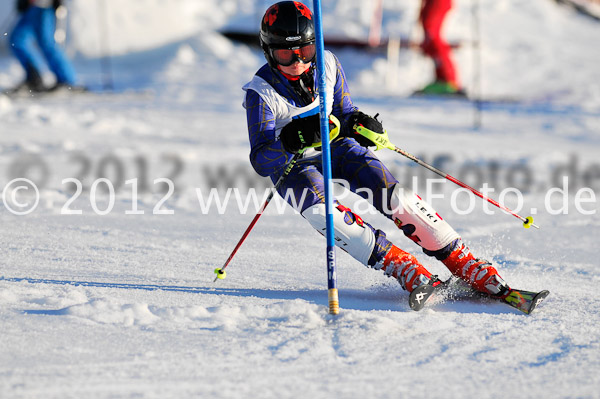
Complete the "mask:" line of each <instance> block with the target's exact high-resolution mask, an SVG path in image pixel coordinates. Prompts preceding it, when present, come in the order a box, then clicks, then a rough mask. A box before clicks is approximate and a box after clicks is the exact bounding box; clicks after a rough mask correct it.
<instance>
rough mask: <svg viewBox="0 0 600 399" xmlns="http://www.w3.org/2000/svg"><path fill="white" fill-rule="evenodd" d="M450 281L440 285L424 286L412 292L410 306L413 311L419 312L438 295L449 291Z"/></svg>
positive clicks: (409, 300) (409, 298)
mask: <svg viewBox="0 0 600 399" xmlns="http://www.w3.org/2000/svg"><path fill="white" fill-rule="evenodd" d="M448 286H449V281H445V282H444V281H442V282H441V283H440V284H438V285H436V286H433V285H431V284H423V285H420V286H418V287H417V288H415V289H414V290H412V292H411V293H410V295H409V296H408V306H410V308H411V309H412V310H415V311H419V310H421V309H423V308H424V307H425V304H426V303H427V302H428V301H429V300H430V299H431V298H433V297H434V296H436V295H437V294H441V293H442V292H445V291H447V290H448Z"/></svg>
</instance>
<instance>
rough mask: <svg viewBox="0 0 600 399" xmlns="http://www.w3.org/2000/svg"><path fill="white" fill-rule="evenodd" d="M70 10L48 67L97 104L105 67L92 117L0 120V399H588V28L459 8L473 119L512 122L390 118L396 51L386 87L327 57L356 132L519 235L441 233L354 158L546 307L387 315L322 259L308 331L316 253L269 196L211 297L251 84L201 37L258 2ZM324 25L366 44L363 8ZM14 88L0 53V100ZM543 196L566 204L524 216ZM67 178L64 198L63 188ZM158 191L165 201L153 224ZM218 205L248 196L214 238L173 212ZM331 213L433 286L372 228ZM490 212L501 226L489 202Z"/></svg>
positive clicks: (599, 310) (321, 248)
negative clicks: (17, 211)
mask: <svg viewBox="0 0 600 399" xmlns="http://www.w3.org/2000/svg"><path fill="white" fill-rule="evenodd" d="M9 3H11V2H2V4H0V21H2V20H3V19H4V16H5V15H8V13H9V9H10V5H11V4H12V3H11V4H9ZM70 3H71V5H72V7H71V14H70V15H71V18H72V19H71V23H70V27H71V39H70V41H69V43H68V46H67V50H68V52H69V54H70V55H71V56H72V57H73V59H74V60H75V65H76V68H77V70H78V72H79V73H80V78H81V80H82V82H83V83H85V84H87V85H89V86H91V87H93V88H96V89H98V88H100V87H101V86H102V77H101V69H100V60H101V58H98V57H99V56H101V55H106V54H108V53H109V54H110V55H111V61H112V68H113V78H114V83H115V87H116V92H115V93H105V94H89V95H87V94H83V95H78V96H56V97H45V98H39V99H9V98H7V97H4V96H0V129H1V132H2V134H1V135H0V168H1V169H0V170H1V171H2V173H1V174H0V176H1V178H0V187H1V188H4V187H5V186H6V185H7V184H8V183H9V182H10V181H11V180H12V179H13V178H16V177H28V178H30V179H31V180H33V181H34V182H36V183H37V185H38V188H39V190H40V201H39V204H38V207H37V208H36V209H35V210H34V211H33V212H32V213H30V214H27V215H24V216H17V215H14V214H12V213H11V212H9V211H8V208H7V206H6V205H7V204H6V203H5V201H4V200H2V201H0V209H1V210H0V224H1V226H2V229H0V251H1V252H0V254H1V256H0V259H1V261H0V276H1V279H0V340H1V342H2V345H1V346H0V397H2V398H34V397H35V398H37V397H44V398H71V397H72V398H82V397H85V398H109V397H110V398H134V397H144V398H154V397H156V398H166V397H176V398H183V397H207V398H245V397H261V398H270V397H277V398H292V397H293V398H297V397H313V398H324V397H340V398H365V397H373V398H398V397H400V398H403V397H411V398H412V397H414V398H421V397H422V398H437V397H445V398H447V397H451V398H458V397H481V398H497V397H515V396H518V397H539V396H543V397H550V398H567V397H568V398H594V397H599V394H598V387H599V386H600V377H599V375H600V356H599V353H600V333H599V331H598V328H597V325H598V315H599V314H600V297H599V296H598V295H597V293H596V292H597V291H596V285H597V284H598V282H599V281H600V274H599V273H598V269H597V267H596V266H597V247H598V245H597V237H598V235H600V220H599V219H598V215H597V211H598V199H597V196H598V192H599V190H600V182H599V177H598V176H600V161H599V160H598V151H599V149H600V141H599V140H598V133H599V130H600V76H599V75H600V69H598V68H597V65H598V64H599V62H600V53H599V52H598V49H597V45H596V40H595V38H597V37H598V35H599V34H600V25H599V24H598V23H595V22H593V21H591V20H589V19H586V18H583V17H580V16H578V15H577V14H576V13H574V12H573V11H572V10H571V9H569V8H564V7H560V6H557V5H556V4H554V2H550V1H544V0H527V1H523V0H503V1H498V0H495V1H494V0H481V1H480V4H481V15H482V24H481V29H482V31H481V34H482V41H481V43H482V54H481V55H482V64H483V68H482V83H483V84H482V92H483V95H484V97H487V98H503V99H506V98H508V99H518V100H519V101H518V102H510V101H507V102H499V103H486V104H483V114H482V127H481V128H480V129H475V128H474V127H473V122H474V119H475V111H474V105H473V104H472V103H469V102H466V101H446V102H443V101H436V100H414V99H407V98H406V94H408V93H410V92H411V91H412V90H414V89H416V88H419V87H420V86H421V85H422V84H423V83H425V82H427V81H428V80H429V79H430V78H431V64H430V62H429V61H428V60H426V59H424V58H422V57H421V56H420V55H418V53H414V52H408V51H404V50H402V51H401V53H400V63H399V65H398V66H397V68H398V69H397V70H398V74H399V76H400V77H401V78H400V79H399V81H398V83H397V86H396V87H390V86H389V85H386V83H385V79H384V76H385V75H386V71H387V61H386V59H385V54H384V53H381V52H374V51H371V52H362V51H357V50H351V49H336V50H335V53H336V54H337V55H338V56H339V57H340V59H341V61H342V63H343V65H344V67H345V69H346V72H347V75H348V80H349V84H350V88H351V90H352V93H353V99H354V101H355V103H356V104H357V105H358V106H359V107H361V108H362V109H363V110H364V111H365V112H369V113H376V112H379V113H380V114H381V117H382V119H383V121H384V125H385V126H386V128H387V129H388V131H389V132H390V138H391V139H392V140H393V141H394V142H395V143H396V144H397V145H398V146H400V147H402V148H403V149H406V150H407V151H409V152H411V153H413V154H415V155H417V156H419V157H420V158H422V159H424V160H426V161H427V162H431V163H436V164H438V165H439V166H440V167H442V168H443V170H445V171H447V172H448V173H450V174H452V175H454V176H456V177H458V178H460V179H463V180H465V181H466V182H467V183H469V184H472V185H475V186H477V187H481V185H482V184H483V183H485V182H489V183H490V185H492V186H494V187H495V188H496V191H495V192H494V193H492V194H491V196H492V197H494V198H498V196H499V195H500V193H501V191H502V190H504V189H506V188H507V187H513V186H514V187H518V188H521V189H526V190H523V191H525V192H524V194H523V202H522V206H521V208H522V209H520V213H521V214H523V215H529V214H533V216H534V217H535V221H536V223H537V224H539V225H540V226H541V229H540V230H535V229H529V230H526V229H523V228H522V227H521V223H520V221H519V220H517V219H516V218H514V217H512V216H510V215H506V214H503V213H502V212H499V211H497V210H494V208H493V207H491V206H488V207H485V208H484V205H483V204H482V202H481V201H480V200H479V199H476V200H473V204H474V206H475V208H474V209H473V210H472V211H471V212H461V210H465V209H466V208H468V202H467V201H466V200H465V199H464V198H463V197H461V196H460V195H456V194H454V193H455V191H454V187H453V186H452V185H451V184H450V183H439V184H437V185H435V186H434V189H433V190H430V192H429V193H428V192H427V190H426V189H427V187H426V185H425V178H426V177H429V178H434V177H435V175H432V174H430V173H429V172H426V171H425V170H423V169H422V168H419V167H417V166H416V165H413V164H412V163H410V162H409V161H408V160H406V159H404V158H401V157H400V156H398V155H396V154H394V153H392V152H391V151H388V152H383V151H384V150H382V151H380V152H379V153H378V156H380V157H381V158H382V159H383V160H384V161H385V162H386V164H388V165H389V166H390V168H391V169H392V170H393V171H394V172H395V174H396V175H397V177H398V178H399V180H400V181H401V182H402V183H404V184H405V185H407V186H411V185H412V178H413V176H417V177H418V179H419V180H418V182H417V184H416V187H417V188H418V190H419V192H420V193H422V194H429V197H431V202H432V203H433V205H434V207H435V208H436V209H437V210H438V212H439V213H440V214H441V215H443V216H444V218H445V219H446V220H448V221H449V222H450V223H451V224H452V225H453V226H454V227H455V228H456V229H457V230H458V231H459V232H460V233H461V235H462V236H463V237H464V238H465V240H467V241H468V243H469V245H470V247H471V249H472V250H473V251H474V252H475V253H476V254H477V255H478V256H482V257H486V258H487V259H489V260H492V261H493V262H494V263H495V264H497V265H498V268H499V270H500V273H501V274H502V276H503V277H504V278H505V279H506V280H507V281H508V282H509V284H511V285H513V286H515V287H517V288H523V289H528V290H541V289H548V290H549V291H550V296H549V297H548V298H547V299H546V301H545V302H543V303H542V304H541V305H540V306H539V308H538V309H537V310H536V312H535V313H534V314H532V315H530V316H526V315H524V314H521V313H519V312H517V311H515V310H513V309H511V308H510V307H508V306H505V305H502V304H499V303H492V302H485V301H478V300H464V301H454V302H453V301H447V302H443V303H439V304H436V305H435V306H432V307H430V308H427V309H425V310H423V311H421V312H413V311H411V310H410V309H409V308H408V304H407V294H406V292H404V291H402V290H401V288H400V287H399V285H398V284H397V283H395V282H394V281H392V280H391V279H387V278H385V277H384V276H383V275H382V274H381V273H379V272H376V271H374V270H370V269H367V268H365V267H363V266H361V265H359V264H358V263H357V262H356V261H354V260H353V259H351V258H350V257H349V256H348V255H346V254H344V253H342V252H341V251H337V255H338V286H339V290H340V304H341V313H340V315H339V316H337V317H334V316H331V315H328V314H327V292H326V272H325V245H324V240H323V239H322V238H321V237H320V236H319V235H318V234H317V233H315V232H314V231H313V230H312V228H311V227H310V226H309V225H308V223H306V222H305V221H304V220H303V219H302V218H301V217H300V216H299V215H297V214H295V213H294V212H293V211H292V210H291V209H290V208H289V207H286V206H284V204H283V203H282V202H281V201H280V200H279V199H278V198H277V197H276V198H275V199H274V200H273V202H272V203H271V204H270V205H269V208H268V210H267V212H266V213H265V214H264V215H263V216H262V217H261V219H260V220H259V222H258V223H257V225H256V227H255V228H254V229H253V230H252V233H251V234H250V236H249V237H248V239H247V241H246V242H245V243H244V245H243V246H242V247H241V249H240V251H239V252H238V254H237V255H236V257H235V258H234V260H233V261H232V263H231V265H230V267H229V268H228V269H227V272H228V276H227V278H226V279H225V280H219V281H217V282H216V283H213V281H212V280H213V278H214V273H213V270H214V269H215V268H217V267H220V266H222V264H223V262H224V261H225V260H226V259H227V257H228V256H229V254H230V252H231V250H232V249H233V247H234V246H235V244H236V243H237V242H238V240H239V238H240V237H241V234H242V233H243V231H244V230H245V229H246V227H247V226H248V224H249V223H250V221H251V220H252V218H253V217H254V214H255V211H256V208H257V207H259V206H260V205H261V203H262V199H263V193H264V190H265V189H266V188H268V187H269V182H268V181H266V180H265V179H263V178H260V177H258V176H257V175H256V174H255V173H254V172H253V171H252V170H251V167H250V164H249V162H248V152H249V146H248V142H247V133H246V121H245V114H244V111H243V109H242V107H241V102H242V97H243V93H242V91H241V86H242V85H243V84H244V83H246V82H247V81H248V80H249V79H250V78H251V76H252V74H253V73H254V71H255V70H256V69H257V68H258V67H260V66H261V65H262V63H263V62H264V60H263V58H262V54H261V53H260V51H259V50H258V49H256V48H247V47H245V46H243V45H240V44H237V43H233V42H229V41H228V40H226V39H224V38H223V37H222V36H220V35H219V34H218V31H219V30H220V29H222V28H224V27H226V26H239V27H243V28H246V27H247V26H252V22H251V21H252V20H253V19H254V23H253V24H254V25H257V21H258V16H259V15H260V14H261V13H262V10H264V9H265V8H266V5H265V4H266V2H261V1H258V2H253V1H248V0H221V1H219V2H217V1H216V0H215V1H213V0H204V1H202V2H197V1H192V0H178V1H170V2H166V1H159V0H137V1H136V2H117V1H116V0H105V1H104V2H100V1H98V2H97V3H94V5H93V6H88V3H87V2H85V3H84V2H83V1H72V2H70ZM263 3H265V4H263ZM326 3H327V4H325V5H324V18H325V22H326V24H325V29H326V32H330V33H331V34H335V35H347V36H349V37H354V38H357V37H358V38H365V37H366V35H367V34H368V26H369V23H370V18H368V17H367V16H368V15H369V13H370V11H369V7H368V6H367V5H365V4H367V2H361V1H358V0H352V1H350V0H345V1H337V2H326ZM457 3H459V4H457V8H456V10H454V11H453V13H452V14H451V16H450V17H449V19H448V22H447V27H446V32H447V36H448V38H449V39H452V40H463V41H465V42H466V44H465V45H464V46H463V47H462V48H461V49H460V50H458V51H457V52H456V58H457V61H458V64H459V69H460V72H461V76H462V79H463V81H464V83H465V85H466V88H467V90H471V89H472V88H474V87H475V85H474V84H475V83H474V79H473V73H474V71H473V68H472V56H473V54H472V48H471V46H470V40H471V38H472V32H471V28H470V26H471V19H470V18H471V8H470V6H471V3H470V2H457ZM101 4H106V13H107V16H108V21H109V24H110V25H109V37H110V40H109V46H108V48H105V49H104V50H102V49H101V47H100V44H99V37H98V36H97V35H98V32H100V28H99V26H98V9H97V7H96V6H98V7H100V6H101ZM256 4H258V5H256ZM417 5H418V2H416V1H414V0H413V1H411V2H405V1H391V0H390V1H386V2H384V29H383V32H384V36H387V35H388V34H396V35H397V34H400V35H406V34H408V32H409V31H411V28H410V26H411V24H412V23H413V21H414V15H415V10H416V7H417ZM340 20H344V21H346V23H344V24H340V23H339V22H338V21H340ZM248 21H250V23H249V22H248ZM413 31H414V32H413V33H412V34H413V35H415V36H418V35H420V33H419V32H418V30H417V29H414V30H413ZM0 34H3V32H0ZM2 46H4V42H3V44H2ZM21 78H22V72H21V70H20V68H19V67H18V65H17V64H16V62H15V61H14V60H13V59H12V58H10V57H9V55H8V54H7V53H6V52H4V53H1V54H0V85H1V86H3V87H4V86H10V85H12V84H15V83H17V82H18V81H19V80H20V79H21ZM46 78H47V79H48V80H51V79H52V77H51V76H50V75H48V76H46ZM563 175H567V176H569V187H568V190H566V191H565V193H564V196H563V195H562V194H563V193H561V192H559V191H556V190H555V191H554V192H553V193H552V194H551V195H550V194H549V193H551V191H550V189H551V188H552V187H554V186H556V184H559V185H560V186H562V176H563ZM73 177H75V178H78V179H79V180H81V181H82V184H83V187H82V188H83V193H82V194H81V195H74V192H75V190H74V188H75V186H74V184H72V183H63V179H66V178H73ZM100 177H107V178H108V179H110V181H111V182H112V183H111V184H112V185H113V186H114V189H115V191H116V198H115V201H114V204H113V205H112V207H111V203H110V202H109V201H108V198H109V197H108V195H107V194H106V184H105V183H99V184H96V185H94V183H95V182H96V181H97V179H98V178H100ZM159 177H170V178H171V179H172V180H173V181H174V183H175V190H176V191H175V193H174V194H172V195H167V196H166V199H165V195H166V194H167V191H166V189H167V187H166V185H165V184H164V183H156V184H154V180H155V179H157V178H159ZM134 178H137V179H138V180H137V182H133V181H132V180H131V179H134ZM134 185H135V186H136V187H137V190H138V193H137V196H136V195H134V194H133V187H134ZM92 187H95V188H94V189H92ZM235 187H237V188H239V189H240V192H241V193H245V192H246V191H248V189H249V188H257V189H258V192H257V197H256V198H257V199H256V201H255V203H254V204H253V203H249V205H250V206H249V207H248V210H247V212H240V211H239V209H238V206H237V205H236V204H235V201H234V200H235V195H234V194H233V193H231V198H232V202H231V203H230V204H229V206H225V207H224V209H225V210H226V212H225V213H224V214H219V212H218V209H217V206H215V205H213V206H211V207H209V209H204V210H203V208H202V206H201V203H200V201H199V198H198V193H197V191H196V189H197V188H199V189H200V192H201V193H202V195H203V198H204V199H206V198H208V196H209V193H210V190H211V188H219V189H220V191H218V193H219V195H220V196H221V197H224V196H225V193H226V190H227V188H235ZM586 187H587V188H588V190H585V188H586ZM582 190H583V191H582ZM21 193H23V191H22V192H21ZM441 194H443V195H444V197H443V198H439V197H435V195H441ZM453 195H454V199H455V200H456V202H458V203H457V206H455V207H453V206H452V203H451V202H452V201H451V199H452V198H453ZM461 195H462V194H461ZM7 198H10V195H8V197H7ZM23 198H24V199H27V198H28V197H27V196H26V195H25V197H23ZM23 198H22V199H23ZM240 198H241V199H242V200H243V199H245V197H240ZM461 198H462V199H461ZM465 198H466V197H465ZM71 199H73V200H72V201H71ZM163 199H165V201H164V203H163V202H162V201H163ZM586 200H587V202H586ZM346 201H347V203H348V204H351V205H353V207H354V208H355V209H362V212H361V213H362V214H363V216H364V218H365V220H367V221H369V222H371V223H373V224H375V225H377V226H378V227H379V228H383V229H384V230H385V231H386V232H387V233H388V237H390V238H391V239H392V240H393V241H394V242H395V243H397V244H398V245H399V246H400V247H402V248H404V249H406V250H410V251H411V252H412V253H414V254H415V255H416V256H417V257H418V258H419V259H420V260H421V261H422V262H423V263H425V264H426V265H427V266H428V268H429V269H430V270H431V271H432V272H434V273H437V274H439V275H441V276H442V277H444V278H445V277H448V276H449V274H448V272H447V270H446V269H445V268H444V267H443V266H441V264H439V263H438V262H434V261H432V260H431V259H429V258H428V257H426V256H425V255H424V254H423V253H422V252H421V251H420V250H419V248H418V247H417V246H416V245H415V244H413V243H412V242H411V241H409V240H407V239H406V238H404V237H403V236H402V234H401V232H400V231H399V230H397V229H396V228H395V226H394V225H393V223H392V222H390V221H389V220H387V219H385V218H383V217H382V216H380V215H375V214H373V213H372V212H369V209H368V208H366V207H365V206H364V203H361V202H360V201H356V199H355V198H348V199H347V200H346ZM506 202H507V205H509V206H513V207H516V206H517V205H519V204H518V203H517V201H516V198H514V195H511V194H509V195H506ZM205 205H206V204H205ZM13 206H14V204H13ZM94 207H95V208H96V209H94ZM456 208H458V209H456ZM534 208H535V212H534ZM563 209H564V210H565V211H566V213H563V212H562V210H563ZM104 210H109V211H108V212H107V214H106V215H103V216H101V215H99V213H103V212H102V211H104ZM169 210H170V211H173V212H172V214H160V211H169ZM492 210H494V214H492V215H487V214H486V212H487V213H489V212H490V211H492ZM69 211H70V212H76V211H81V214H70V215H67V214H65V213H67V212H69ZM136 211H137V212H136ZM141 211H143V212H144V214H139V213H140V212H141ZM136 213H137V214H136ZM461 213H466V214H461Z"/></svg>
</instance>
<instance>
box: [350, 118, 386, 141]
mask: <svg viewBox="0 0 600 399" xmlns="http://www.w3.org/2000/svg"><path fill="white" fill-rule="evenodd" d="M378 115H379V114H377V115H375V117H374V118H373V117H371V116H369V115H367V114H365V113H364V112H360V111H356V112H354V113H353V114H352V115H350V117H349V118H348V120H347V122H346V126H345V129H344V136H346V137H352V138H353V139H355V140H356V141H357V142H358V144H360V145H362V146H363V147H370V146H374V145H375V143H373V142H372V141H371V140H369V139H368V138H366V137H365V136H362V135H361V134H359V133H357V132H356V131H355V130H354V126H355V125H361V126H364V127H366V128H367V129H369V130H371V131H373V132H376V133H383V132H384V131H383V125H382V124H381V122H379V121H378V120H377V116H378Z"/></svg>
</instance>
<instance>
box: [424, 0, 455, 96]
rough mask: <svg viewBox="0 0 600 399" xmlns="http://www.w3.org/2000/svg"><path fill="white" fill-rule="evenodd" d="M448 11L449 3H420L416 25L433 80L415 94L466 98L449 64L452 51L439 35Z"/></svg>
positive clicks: (442, 0)
mask: <svg viewBox="0 0 600 399" xmlns="http://www.w3.org/2000/svg"><path fill="white" fill-rule="evenodd" d="M451 9H452V0H422V2H421V11H420V13H419V21H420V22H421V25H422V26H423V34H424V36H425V37H424V41H423V44H422V49H423V52H424V53H425V54H426V55H427V56H429V57H430V58H431V59H432V61H433V63H434V69H435V80H434V81H433V82H431V83H429V84H428V85H426V86H425V87H424V88H423V89H421V90H419V91H417V92H416V94H432V95H461V96H464V95H465V92H464V90H463V89H462V88H461V85H460V81H459V78H458V73H457V70H456V67H455V65H454V61H453V60H452V48H451V47H450V45H449V44H448V43H447V42H446V40H445V39H444V37H443V35H442V28H443V24H444V21H445V19H446V16H447V15H448V12H449V11H450V10H451Z"/></svg>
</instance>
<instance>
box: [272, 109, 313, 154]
mask: <svg viewBox="0 0 600 399" xmlns="http://www.w3.org/2000/svg"><path fill="white" fill-rule="evenodd" d="M279 138H280V139H281V144H283V148H284V149H285V150H286V151H287V152H291V153H292V154H295V153H297V152H298V151H300V150H301V149H303V148H305V147H308V146H309V145H312V144H314V143H316V142H319V141H321V118H320V116H319V114H316V115H312V116H307V117H305V118H298V119H293V120H292V121H291V122H290V123H288V124H287V125H285V126H284V127H283V129H281V133H280V134H279Z"/></svg>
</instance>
